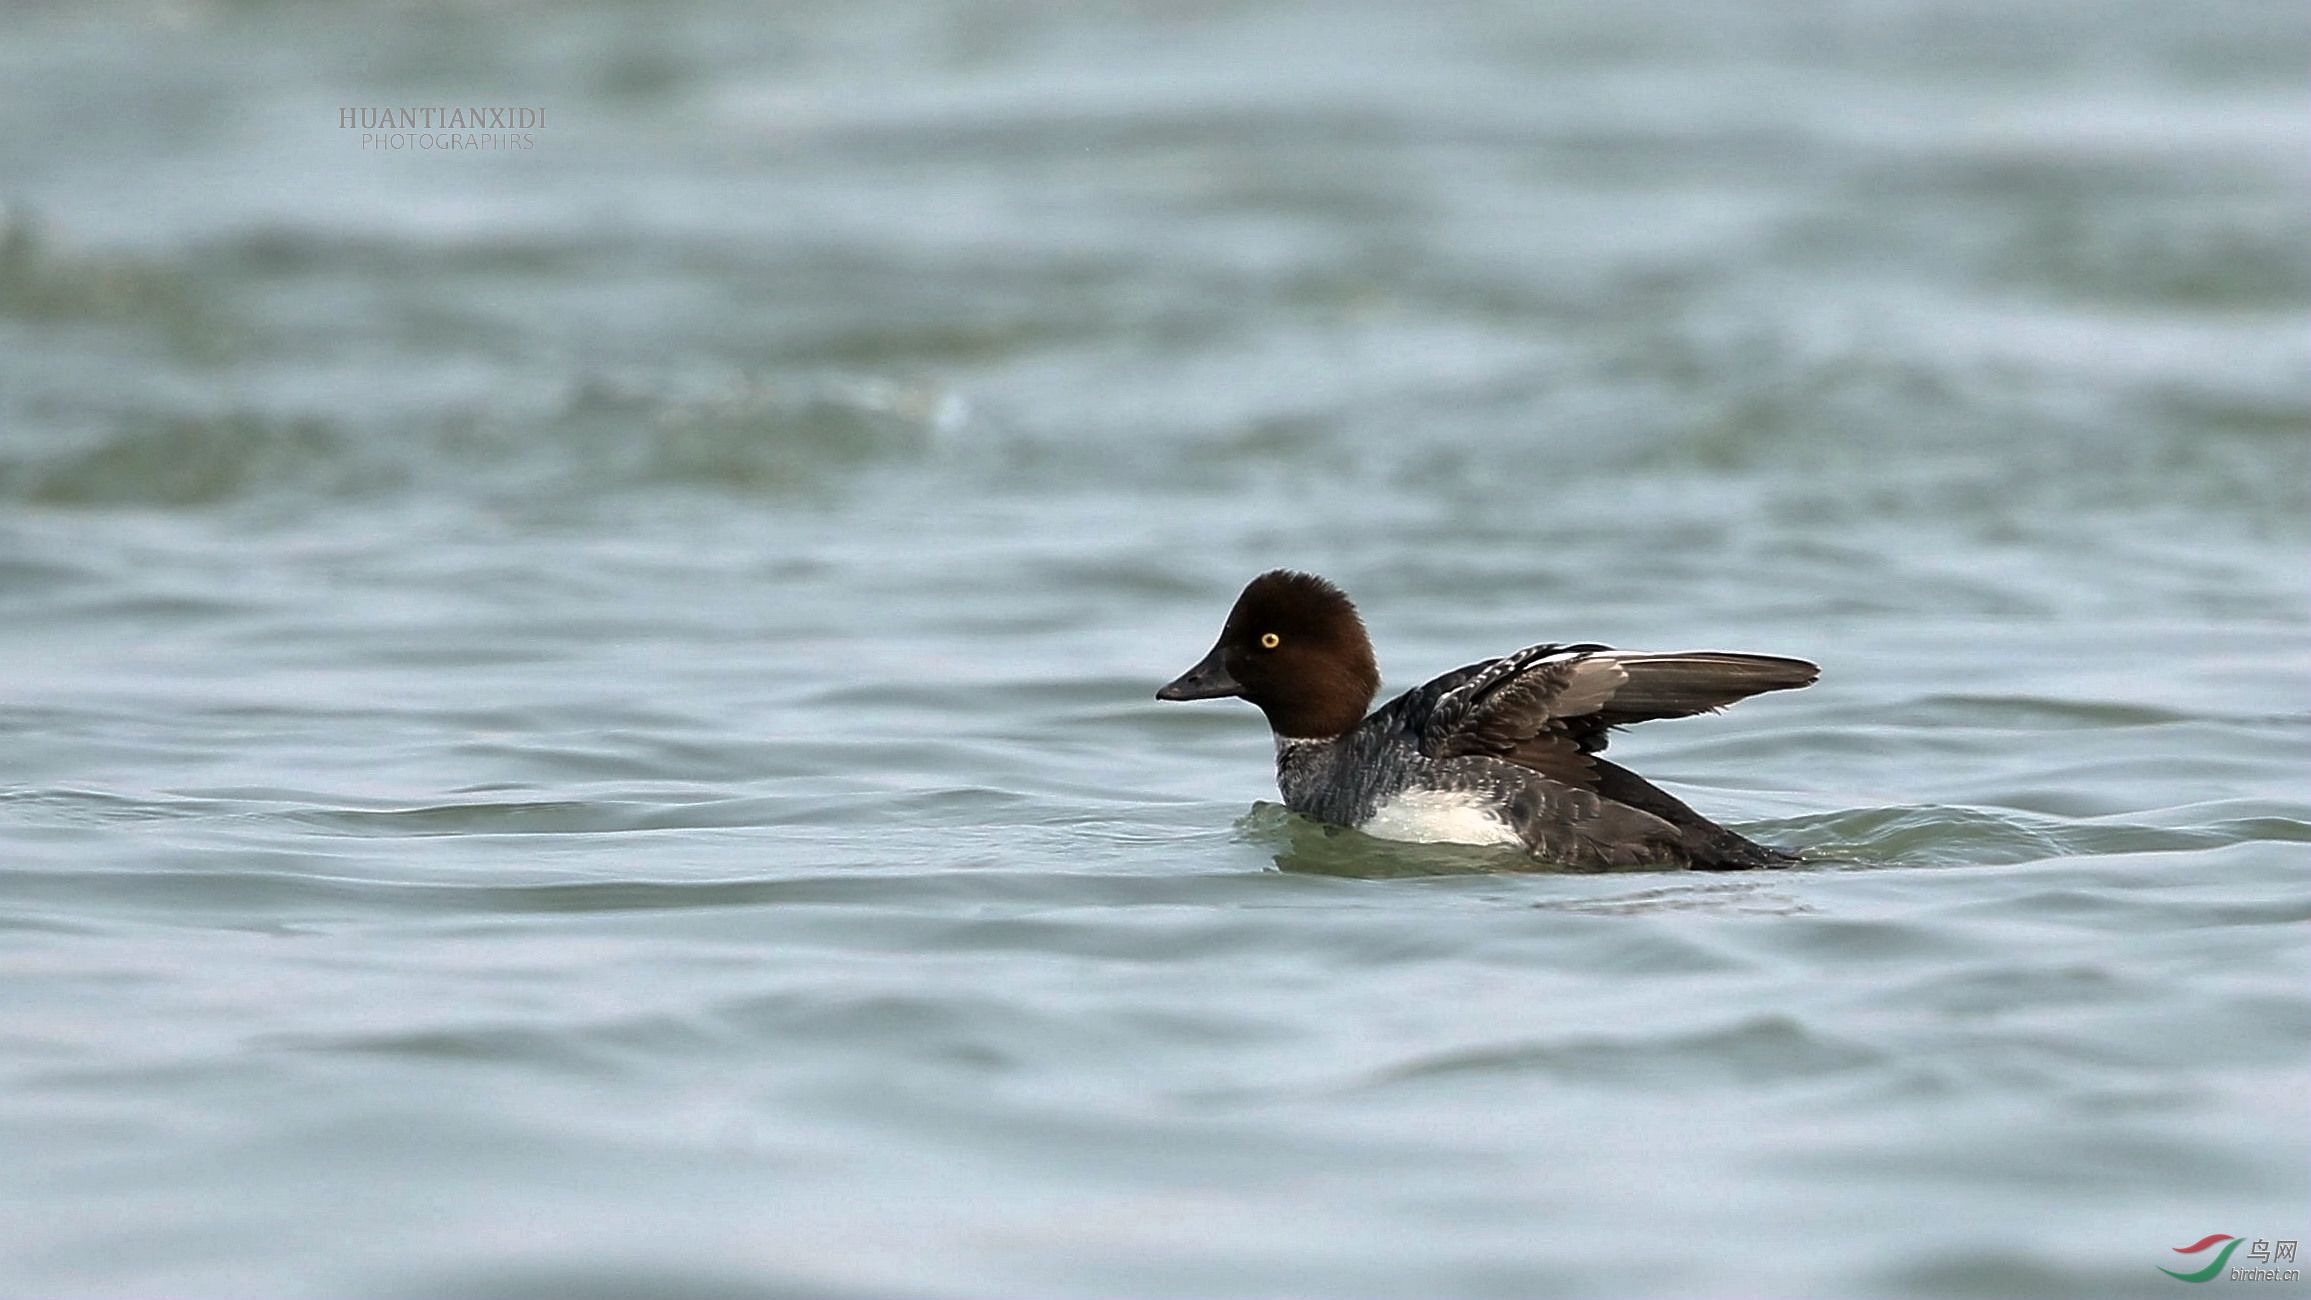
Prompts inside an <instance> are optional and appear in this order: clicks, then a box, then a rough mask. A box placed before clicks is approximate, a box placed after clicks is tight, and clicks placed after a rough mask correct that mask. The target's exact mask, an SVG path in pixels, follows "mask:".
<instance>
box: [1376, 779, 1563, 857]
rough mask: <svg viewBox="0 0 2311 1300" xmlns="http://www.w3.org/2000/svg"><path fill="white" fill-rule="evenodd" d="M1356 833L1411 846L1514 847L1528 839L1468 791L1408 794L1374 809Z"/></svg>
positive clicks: (1519, 845) (1478, 797) (1409, 791)
mask: <svg viewBox="0 0 2311 1300" xmlns="http://www.w3.org/2000/svg"><path fill="white" fill-rule="evenodd" d="M1356 829H1358V830H1360V831H1363V832H1364V833H1365V834H1367V835H1375V836H1378V837H1380V838H1381V839H1384V840H1402V841H1405V842H1406V843H1410V844H1514V845H1517V846H1518V847H1520V848H1521V847H1523V845H1524V842H1525V841H1524V837H1523V836H1521V835H1518V834H1517V832H1516V828H1514V827H1512V826H1510V825H1509V824H1508V823H1507V822H1505V821H1503V820H1501V817H1500V814H1498V813H1496V812H1494V811H1493V809H1492V807H1491V806H1490V805H1489V804H1487V803H1486V802H1485V800H1484V799H1483V798H1481V797H1480V796H1478V795H1476V794H1474V793H1472V792H1469V791H1466V790H1407V791H1405V792H1404V793H1403V794H1400V795H1397V796H1396V797H1395V798H1393V799H1390V800H1389V801H1388V802H1387V803H1384V804H1382V805H1380V806H1379V807H1378V808H1376V809H1374V810H1373V812H1372V816H1371V818H1370V819H1369V820H1367V821H1366V822H1365V823H1364V824H1363V825H1362V826H1359V827H1357V828H1356Z"/></svg>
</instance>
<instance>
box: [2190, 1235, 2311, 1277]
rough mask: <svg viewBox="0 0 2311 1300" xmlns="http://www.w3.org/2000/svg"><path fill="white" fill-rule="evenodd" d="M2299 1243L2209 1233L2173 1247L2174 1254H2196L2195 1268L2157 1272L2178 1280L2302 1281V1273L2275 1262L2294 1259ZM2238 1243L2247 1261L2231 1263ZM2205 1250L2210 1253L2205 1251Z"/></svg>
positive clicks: (2292, 1260) (2287, 1261)
mask: <svg viewBox="0 0 2311 1300" xmlns="http://www.w3.org/2000/svg"><path fill="white" fill-rule="evenodd" d="M2299 1244H2300V1243H2299V1242H2293V1241H2266V1240H2264V1239H2263V1238H2261V1237H2257V1238H2256V1239H2255V1240H2253V1241H2242V1240H2241V1239H2239V1238H2237V1237H2234V1236H2232V1235H2231V1234H2230V1233H2227V1232H2210V1233H2208V1234H2207V1235H2206V1236H2204V1237H2201V1238H2199V1239H2198V1240H2197V1241H2194V1242H2192V1243H2191V1244H2190V1245H2188V1246H2177V1247H2175V1248H2174V1252H2175V1253H2176V1254H2177V1255H2197V1256H2200V1257H2201V1258H2200V1259H2194V1260H2192V1261H2190V1262H2191V1263H2193V1264H2197V1265H2199V1267H2197V1268H2187V1269H2172V1268H2166V1267H2164V1266H2162V1267H2160V1269H2159V1272H2161V1273H2164V1274H2166V1275H2167V1276H2168V1277H2171V1278H2173V1279H2175V1280H2176V1281H2178V1282H2212V1281H2214V1280H2215V1279H2216V1278H2218V1277H2219V1278H2222V1279H2224V1280H2225V1281H2229V1282H2296V1281H2300V1280H2302V1276H2303V1275H2302V1273H2301V1272H2300V1271H2298V1270H2296V1269H2292V1268H2280V1267H2279V1265H2281V1264H2292V1263H2294V1262H2295V1247H2296V1246H2297V1245H2299ZM2241 1246H2245V1247H2246V1248H2247V1259H2248V1261H2249V1262H2248V1263H2245V1264H2232V1263H2231V1253H2232V1252H2233V1251H2236V1250H2237V1249H2238V1248H2239V1247H2241ZM2209 1251H2212V1252H2213V1254H2209V1253H2208V1252H2209Z"/></svg>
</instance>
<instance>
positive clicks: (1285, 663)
mask: <svg viewBox="0 0 2311 1300" xmlns="http://www.w3.org/2000/svg"><path fill="white" fill-rule="evenodd" d="M1820 675H1821V669H1820V668H1819V667H1818V666H1816V665H1814V664H1812V663H1810V662H1808V661H1806V660H1803V659H1793V658H1788V657H1784V656H1780V655H1762V654H1738V653H1730V652H1726V651H1719V650H1686V651H1671V652H1659V651H1632V650H1616V649H1614V648H1612V647H1611V646H1606V645H1600V644H1596V643H1592V642H1577V643H1557V642H1545V643H1541V644H1537V645H1529V646H1526V647H1525V648H1523V649H1521V650H1517V651H1514V652H1512V653H1509V654H1505V655H1501V656H1499V657H1498V658H1493V659H1486V660H1482V661H1480V662H1477V663H1473V664H1469V665H1468V666H1466V667H1464V668H1457V669H1454V670H1453V671H1451V672H1448V673H1446V674H1444V675H1443V676H1441V677H1437V678H1435V679H1434V680H1432V681H1429V682H1427V683H1426V684H1424V685H1421V686H1416V687H1414V688H1413V689H1411V690H1409V691H1406V692H1405V693H1404V694H1402V695H1399V696H1397V697H1396V698H1395V699H1393V700H1391V701H1389V702H1388V703H1387V704H1384V705H1382V706H1381V707H1379V708H1377V709H1371V704H1372V701H1373V698H1374V697H1375V696H1376V695H1377V694H1378V693H1379V689H1380V669H1379V664H1378V661H1377V660H1376V658H1375V657H1374V654H1373V649H1372V638H1371V637H1370V635H1368V634H1367V632H1366V631H1365V627H1364V620H1363V618H1362V617H1361V616H1360V615H1359V614H1358V613H1357V609H1356V605H1355V603H1354V602H1352V601H1351V600H1349V598H1348V596H1347V594H1346V593H1345V592H1343V591H1342V590H1341V589H1340V588H1339V587H1338V586H1335V585H1334V584H1333V583H1331V582H1329V581H1327V580H1325V579H1324V578H1321V577H1318V576H1317V575H1315V574H1312V573H1304V572H1300V571H1297V570H1293V569H1274V570H1270V571H1269V572H1266V573H1263V574H1261V575H1259V576H1258V577H1256V578H1254V579H1252V580H1251V582H1250V583H1249V584H1247V585H1246V586H1245V587H1244V590H1243V593H1242V594H1241V595H1239V596H1238V597H1237V598H1236V603H1235V606H1234V607H1233V608H1232V609H1230V610H1229V611H1228V617H1227V621H1226V622H1225V623H1223V624H1222V625H1221V628H1220V635H1219V639H1218V641H1216V642H1215V643H1214V644H1213V646H1212V648H1211V651H1210V653H1208V654H1206V655H1205V656H1204V657H1203V658H1202V659H1201V660H1199V661H1198V662H1197V663H1196V665H1195V666H1194V667H1193V668H1190V669H1188V670H1187V671H1186V672H1184V673H1182V674H1180V675H1179V676H1178V677H1177V678H1174V679H1173V680H1172V681H1170V682H1169V683H1166V684H1165V685H1164V686H1163V687H1162V688H1161V689H1159V690H1157V691H1156V698H1157V699H1158V700H1164V701H1186V700H1212V699H1242V700H1247V701H1249V702H1251V703H1252V704H1253V705H1254V706H1255V707H1257V708H1258V709H1259V710H1260V712H1261V713H1262V714H1264V715H1266V717H1267V721H1268V728H1269V731H1270V732H1271V733H1272V734H1273V736H1274V739H1275V743H1276V784H1277V788H1278V789H1279V790H1280V791H1281V792H1282V794H1283V797H1284V806H1285V807H1287V808H1289V809H1291V810H1292V811H1293V812H1295V813H1299V814H1301V815H1302V816H1305V817H1308V818H1311V819H1313V820H1315V821H1318V822H1322V823H1324V824H1326V825H1328V826H1339V827H1352V828H1354V829H1356V830H1359V831H1362V832H1364V833H1366V834H1368V835H1373V836H1376V837H1378V838H1382V839H1390V840H1399V841H1408V842H1414V843H1451V844H1478V845H1497V846H1504V847H1514V848H1516V849H1519V850H1521V851H1522V852H1523V853H1525V854H1526V855H1528V856H1529V857H1531V858H1533V859H1537V860H1539V861H1540V862H1544V863H1548V864H1553V865H1556V866H1561V867H1566V868H1572V869H1575V870H1609V869H1614V868H1647V867H1652V868H1689V869H1695V870H1710V871H1729V870H1748V869H1753V868H1760V867H1777V866H1787V865H1790V864H1793V863H1795V862H1798V861H1799V860H1800V855H1799V854H1798V853H1797V852H1795V851H1793V850H1790V849H1785V848H1777V847H1771V846H1767V845H1764V844H1759V843H1756V842H1755V841H1752V840H1750V839H1748V838H1747V837H1745V836H1743V835H1741V834H1739V833H1738V832H1736V831H1733V830H1730V829H1728V828H1726V827H1724V826H1721V825H1719V824H1717V823H1716V822H1713V821H1711V820H1709V819H1708V818H1706V817H1704V816H1702V815H1701V814H1700V813H1697V812H1695V811H1694V810H1693V809H1691V808H1689V807H1687V806H1686V805H1685V803H1684V802H1683V801H1681V800H1679V799H1677V798H1676V797H1674V796H1672V795H1670V794H1669V793H1668V792H1667V791H1664V790H1662V789H1661V788H1660V787H1659V786H1656V785H1654V784H1653V783H1652V782H1650V781H1647V780H1646V779H1645V778H1643V777H1641V776H1639V775H1637V774H1636V773H1635V772H1632V771H1630V770H1629V769H1627V768H1625V767H1621V766H1619V765H1618V764H1615V763H1612V762H1609V761H1607V760H1606V759H1605V758H1604V757H1603V756H1602V755H1603V752H1604V749H1605V746H1606V743H1607V741H1608V740H1609V739H1610V737H1611V734H1612V732H1613V731H1614V730H1615V729H1617V728H1620V727H1625V726H1629V725H1632V724H1635V723H1639V722H1650V721H1653V720H1655V719H1659V718H1684V717H1691V716H1694V715H1697V714H1702V713H1712V712H1716V711H1717V710H1719V709H1723V708H1724V707H1726V706H1727V705H1730V704H1733V703H1735V702H1737V701H1740V700H1745V699H1748V698H1749V697H1750V696H1753V695H1760V694H1764V693H1766V692H1769V691H1786V690H1794V689H1797V688H1799V687H1804V686H1809V685H1811V684H1813V682H1814V681H1815V680H1816V679H1817V678H1818V677H1819V676H1820ZM1368 709H1370V712H1367V710H1368Z"/></svg>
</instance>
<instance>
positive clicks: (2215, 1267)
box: [2159, 1232, 2261, 1282]
mask: <svg viewBox="0 0 2311 1300" xmlns="http://www.w3.org/2000/svg"><path fill="white" fill-rule="evenodd" d="M2218 1241H2221V1242H2228V1243H2229V1244H2228V1245H2226V1246H2224V1247H2223V1251H2222V1253H2221V1254H2219V1255H2217V1256H2215V1262H2214V1263H2212V1264H2209V1265H2207V1266H2206V1267H2205V1268H2202V1269H2200V1270H2199V1271H2198V1272H2196V1273H2177V1272H2176V1271H2174V1270H2173V1269H2171V1268H2162V1269H2160V1270H2159V1272H2161V1273H2164V1274H2166V1275H2167V1276H2168V1277H2171V1278H2175V1279H2177V1280H2179V1281H2183V1282H2211V1281H2213V1280H2214V1279H2215V1276H2216V1275H2217V1274H2219V1273H2221V1272H2222V1271H2223V1265H2225V1264H2228V1263H2230V1262H2231V1252H2232V1251H2234V1250H2237V1249H2238V1248H2239V1239H2238V1238H2237V1237H2234V1236H2232V1235H2231V1234H2230V1233H2227V1232H2210V1233H2208V1234H2207V1235H2206V1236H2204V1237H2201V1238H2199V1239H2198V1240H2197V1241H2194V1242H2192V1243H2191V1244H2190V1245H2188V1246H2177V1247H2175V1253H2176V1254H2177V1255H2196V1254H2198V1253H2199V1252H2200V1251H2202V1250H2205V1249H2206V1248H2207V1247H2209V1246H2212V1245H2214V1244H2215V1243H2216V1242H2218ZM2257 1249H2261V1248H2260V1247H2257Z"/></svg>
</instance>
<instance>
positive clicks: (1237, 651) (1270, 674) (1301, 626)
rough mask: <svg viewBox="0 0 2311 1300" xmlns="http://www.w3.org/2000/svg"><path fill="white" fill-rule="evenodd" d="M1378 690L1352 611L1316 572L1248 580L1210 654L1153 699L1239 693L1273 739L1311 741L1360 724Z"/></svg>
mask: <svg viewBox="0 0 2311 1300" xmlns="http://www.w3.org/2000/svg"><path fill="white" fill-rule="evenodd" d="M1379 689H1380V669H1379V666H1378V665H1376V664H1375V663H1374V662H1373V660H1372V639H1371V638H1370V637H1367V636H1366V635H1365V634H1364V620H1363V619H1360V618H1358V617H1357V616H1356V606H1355V605H1353V604H1351V603H1349V600H1348V597H1347V596H1346V595H1344V594H1343V593H1342V592H1341V590H1340V589H1339V588H1338V587H1335V586H1333V585H1332V584H1331V583H1329V582H1326V581H1324V580H1323V579H1322V578H1319V577H1317V576H1316V575H1315V574H1312V573H1295V572H1293V571H1292V570H1290V569H1276V570H1272V571H1270V572H1268V573H1263V574H1261V575H1260V576H1259V577H1257V578H1254V579H1252V581H1251V585H1249V586H1247V587H1245V588H1244V594H1243V595H1241V596H1238V597H1236V607H1235V608H1234V609H1232V610H1229V611H1228V621H1227V624H1226V625H1225V626H1224V627H1222V628H1221V629H1220V639H1219V641H1218V643H1217V644H1215V645H1213V646H1212V652H1211V653H1210V654H1207V655H1205V656H1204V658H1203V662H1201V663H1199V664H1197V665H1196V666H1195V667H1193V668H1190V669H1188V670H1187V671H1186V672H1184V673H1182V674H1180V676H1179V679H1178V680H1176V681H1174V682H1172V683H1171V684H1170V685H1168V686H1166V687H1164V688H1163V689H1162V690H1160V691H1157V692H1156V698H1157V699H1159V700H1216V699H1224V698H1227V697H1228V696H1241V697H1242V698H1244V699H1247V700H1250V701H1251V702H1252V703H1254V704H1257V705H1259V706H1260V711H1261V712H1262V713H1265V714H1267V715H1268V726H1269V728H1270V729H1271V730H1273V731H1274V732H1275V733H1276V734H1277V735H1279V736H1292V737H1299V738H1306V739H1315V738H1320V737H1330V736H1337V735H1340V734H1341V733H1342V732H1345V731H1347V730H1349V729H1350V728H1352V727H1354V726H1355V725H1356V724H1357V723H1359V722H1362V721H1363V720H1364V712H1365V710H1366V709H1368V708H1369V707H1371V704H1372V696H1373V693H1374V692H1375V691H1378V690H1379Z"/></svg>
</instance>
